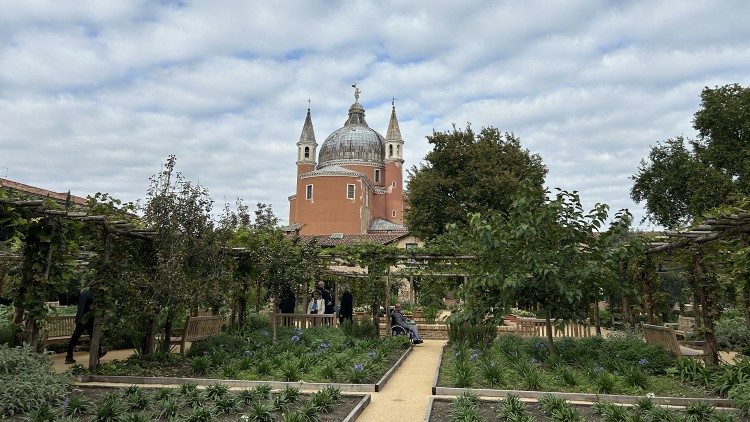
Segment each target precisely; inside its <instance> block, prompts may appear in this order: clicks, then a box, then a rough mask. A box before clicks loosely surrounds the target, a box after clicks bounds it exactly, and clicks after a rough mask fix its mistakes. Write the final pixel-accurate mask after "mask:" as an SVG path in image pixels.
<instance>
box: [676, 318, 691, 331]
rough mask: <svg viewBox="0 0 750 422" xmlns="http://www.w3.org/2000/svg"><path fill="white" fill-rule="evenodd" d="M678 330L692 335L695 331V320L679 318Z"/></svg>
mask: <svg viewBox="0 0 750 422" xmlns="http://www.w3.org/2000/svg"><path fill="white" fill-rule="evenodd" d="M677 329H678V330H680V331H682V332H683V333H685V334H689V333H692V332H693V331H694V330H695V318H694V317H686V316H682V315H680V316H678V317H677Z"/></svg>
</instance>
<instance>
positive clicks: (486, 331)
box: [448, 323, 497, 348]
mask: <svg viewBox="0 0 750 422" xmlns="http://www.w3.org/2000/svg"><path fill="white" fill-rule="evenodd" d="M495 337H497V326H495V325H491V324H468V323H453V324H448V342H449V343H451V344H462V345H465V346H468V347H478V348H485V347H490V346H491V345H492V342H493V341H495Z"/></svg>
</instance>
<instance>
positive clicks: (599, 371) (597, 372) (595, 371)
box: [594, 366, 604, 375]
mask: <svg viewBox="0 0 750 422" xmlns="http://www.w3.org/2000/svg"><path fill="white" fill-rule="evenodd" d="M602 371H604V368H602V367H601V366H597V367H596V368H594V373H595V374H597V375H599V374H601V373H602Z"/></svg>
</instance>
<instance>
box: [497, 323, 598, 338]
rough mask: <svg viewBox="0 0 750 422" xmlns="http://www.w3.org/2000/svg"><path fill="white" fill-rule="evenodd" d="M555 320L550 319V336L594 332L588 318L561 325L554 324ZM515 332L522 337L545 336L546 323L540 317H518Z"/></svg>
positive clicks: (586, 335)
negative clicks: (580, 321)
mask: <svg viewBox="0 0 750 422" xmlns="http://www.w3.org/2000/svg"><path fill="white" fill-rule="evenodd" d="M555 322H556V320H552V337H575V338H581V337H591V336H592V335H594V332H595V328H594V327H592V326H591V324H590V323H589V321H588V320H587V321H586V322H585V323H577V322H567V323H565V325H562V326H557V325H555ZM511 332H512V331H511ZM515 333H516V334H518V335H520V336H522V337H546V336H547V323H546V321H545V320H544V319H541V318H518V319H517V320H516V329H515Z"/></svg>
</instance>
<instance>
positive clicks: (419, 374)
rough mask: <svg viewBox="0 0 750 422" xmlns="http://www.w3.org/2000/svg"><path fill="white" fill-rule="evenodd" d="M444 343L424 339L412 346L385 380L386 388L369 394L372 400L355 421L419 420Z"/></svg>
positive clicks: (430, 389) (443, 341) (428, 395)
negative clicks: (406, 356)
mask: <svg viewBox="0 0 750 422" xmlns="http://www.w3.org/2000/svg"><path fill="white" fill-rule="evenodd" d="M445 343H446V341H445V340H425V341H424V343H422V344H420V345H418V346H414V350H413V351H412V352H411V354H410V355H409V357H408V358H406V360H405V361H404V363H403V364H401V367H400V368H398V370H397V371H396V373H395V374H394V375H393V377H391V379H390V380H388V383H386V385H385V388H383V390H382V391H380V392H378V393H371V394H372V401H371V402H370V405H369V406H367V408H366V409H365V411H364V412H363V413H362V415H360V417H359V419H357V421H358V422H370V421H373V422H381V421H421V420H422V419H424V415H425V412H426V411H427V400H428V399H429V397H430V395H431V394H432V381H433V379H434V377H435V369H436V368H437V364H438V359H439V358H440V353H441V352H442V350H443V349H442V348H443V345H444V344H445Z"/></svg>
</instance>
